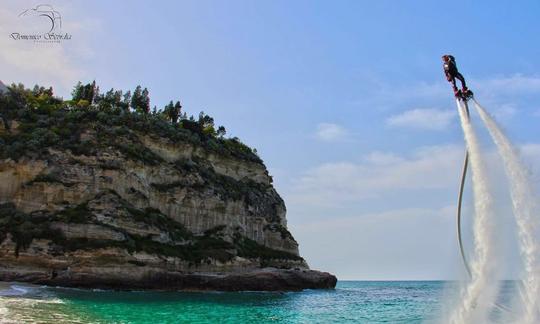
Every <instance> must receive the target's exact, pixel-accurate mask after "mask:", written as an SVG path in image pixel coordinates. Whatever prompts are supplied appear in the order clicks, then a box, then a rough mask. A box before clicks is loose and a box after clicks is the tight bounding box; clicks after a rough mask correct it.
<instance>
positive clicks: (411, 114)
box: [386, 109, 456, 130]
mask: <svg viewBox="0 0 540 324" xmlns="http://www.w3.org/2000/svg"><path fill="white" fill-rule="evenodd" d="M455 116H456V113H455V111H453V110H442V109H412V110H408V111H405V112H403V113H401V114H399V115H394V116H391V117H390V118H388V119H387V120H386V124H387V125H389V126H392V127H405V128H414V129H423V130H444V129H446V128H448V126H450V124H451V123H452V120H453V119H454V118H455Z"/></svg>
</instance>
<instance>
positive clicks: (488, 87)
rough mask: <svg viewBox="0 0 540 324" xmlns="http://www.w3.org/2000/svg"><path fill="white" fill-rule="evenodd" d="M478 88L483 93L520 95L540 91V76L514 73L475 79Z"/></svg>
mask: <svg viewBox="0 0 540 324" xmlns="http://www.w3.org/2000/svg"><path fill="white" fill-rule="evenodd" d="M473 82H474V83H475V84H477V88H478V89H479V90H480V91H482V92H483V93H486V94H487V93H489V94H497V95H501V94H505V95H508V94H511V95H520V94H528V93H540V77H538V76H534V75H523V74H514V75H511V76H499V77H493V78H490V79H484V80H474V81H473Z"/></svg>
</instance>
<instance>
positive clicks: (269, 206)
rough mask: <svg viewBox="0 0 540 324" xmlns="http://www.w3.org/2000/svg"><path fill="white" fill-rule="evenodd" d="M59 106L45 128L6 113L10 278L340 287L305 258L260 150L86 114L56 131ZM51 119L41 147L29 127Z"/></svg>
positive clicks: (134, 284) (5, 273) (5, 256)
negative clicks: (225, 149)
mask: <svg viewBox="0 0 540 324" xmlns="http://www.w3.org/2000/svg"><path fill="white" fill-rule="evenodd" d="M66 114H67V113H66ZM58 116H60V117H62V116H61V115H60V114H59V115H58ZM58 116H56V117H54V118H56V119H54V118H51V117H50V116H49V117H43V118H42V119H44V118H46V120H47V122H48V124H45V126H43V124H44V122H42V123H41V124H40V118H37V120H30V121H29V120H28V119H24V118H23V119H17V118H13V119H8V118H3V122H1V123H0V136H1V139H2V142H0V148H1V149H2V150H1V151H0V153H1V154H0V156H1V157H2V159H0V280H20V281H30V282H35V283H44V284H53V285H64V286H82V287H103V288H108V287H115V288H130V289H134V288H160V289H222V290H243V289H252V290H261V289H262V290H268V289H269V290H274V289H301V288H328V287H333V286H334V285H335V277H333V276H331V275H328V274H322V273H319V272H315V271H311V270H308V266H307V264H306V262H305V261H304V260H303V259H302V258H301V257H300V256H299V253H298V244H297V242H296V241H295V240H294V238H293V236H292V235H291V233H290V232H289V231H288V230H287V221H286V215H285V214H286V209H285V204H284V202H283V200H282V199H281V197H280V196H279V194H278V193H277V192H276V191H275V189H274V188H273V186H272V179H271V177H270V176H269V175H268V172H267V170H266V168H265V166H264V164H263V163H262V162H261V161H260V160H258V158H250V159H246V158H242V157H238V156H235V155H234V154H221V153H220V152H219V150H215V149H211V148H209V147H208V145H207V146H205V145H198V144H197V143H193V141H191V142H190V141H183V140H176V141H175V140H173V139H172V138H170V137H166V136H160V135H159V134H156V132H153V131H150V130H148V129H145V128H142V129H141V128H139V129H137V128H135V129H130V128H127V127H125V126H124V125H121V123H116V124H114V123H112V124H111V125H104V126H103V125H101V126H100V125H99V124H97V123H91V122H86V121H85V120H84V119H83V120H82V121H81V122H79V123H78V124H77V127H76V129H75V127H73V125H71V128H70V129H71V130H70V129H68V130H67V131H66V129H61V128H60V129H55V128H54V127H57V128H59V127H58V125H57V124H58V120H63V119H58V118H59V117H58ZM64 117H65V116H64ZM64 117H62V118H64ZM51 120H52V121H51ZM68 126H69V125H67V126H66V127H68ZM68 128H69V127H68ZM40 129H46V130H44V131H43V132H44V133H43V134H42V135H40V139H36V140H43V141H45V142H44V143H38V144H37V145H36V146H37V147H39V149H37V150H36V149H35V147H34V146H31V145H33V144H32V142H31V141H32V140H33V139H32V138H33V137H32V136H31V135H29V134H34V135H35V133H39V130H40ZM145 130H146V131H145ZM54 134H57V135H62V134H64V135H63V136H70V140H69V142H65V141H64V142H61V140H60V138H55V137H54V136H53V135H54ZM49 137H52V139H50V138H49ZM28 138H30V139H28ZM20 143H23V144H20ZM18 144H19V145H22V146H23V148H22V149H21V148H20V147H17V145H18ZM30 148H34V149H30ZM267 267H272V268H276V269H288V270H275V269H274V270H268V269H266V270H264V269H265V268H267ZM279 282H281V283H282V284H278V283H279Z"/></svg>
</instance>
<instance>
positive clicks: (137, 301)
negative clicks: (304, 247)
mask: <svg viewBox="0 0 540 324" xmlns="http://www.w3.org/2000/svg"><path fill="white" fill-rule="evenodd" d="M447 286H448V284H445V283H444V282H434V281H425V282H423V281H414V282H411V281H408V282H365V281H340V282H338V285H337V287H336V289H335V290H307V291H303V292H297V293H256V292H244V293H218V292H213V293H199V292H189V293H187V292H175V293H172V292H114V291H92V290H78V289H60V288H44V287H43V288H42V287H32V288H29V287H26V286H24V285H18V284H11V285H7V286H6V287H4V289H2V290H0V317H1V320H0V322H1V323H422V322H433V321H434V320H436V319H437V316H439V314H440V308H441V304H442V302H443V300H444V297H443V295H444V294H445V291H448V287H447ZM445 287H446V288H445Z"/></svg>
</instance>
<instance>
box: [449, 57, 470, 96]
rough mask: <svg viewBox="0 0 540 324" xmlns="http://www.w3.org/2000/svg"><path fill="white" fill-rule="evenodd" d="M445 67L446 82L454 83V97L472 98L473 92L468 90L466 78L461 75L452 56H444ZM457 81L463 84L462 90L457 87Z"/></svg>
mask: <svg viewBox="0 0 540 324" xmlns="http://www.w3.org/2000/svg"><path fill="white" fill-rule="evenodd" d="M442 60H443V67H444V74H445V75H446V80H448V82H451V83H452V88H453V89H454V95H455V96H456V97H458V98H462V99H465V100H466V99H467V98H468V97H470V96H472V92H471V91H470V90H469V89H468V88H467V85H466V84H465V78H464V77H463V75H461V73H459V71H458V69H457V66H456V59H455V58H454V57H453V56H452V55H443V56H442ZM456 79H458V80H459V81H460V82H461V87H462V88H463V89H462V90H459V89H458V87H457V86H456Z"/></svg>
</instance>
